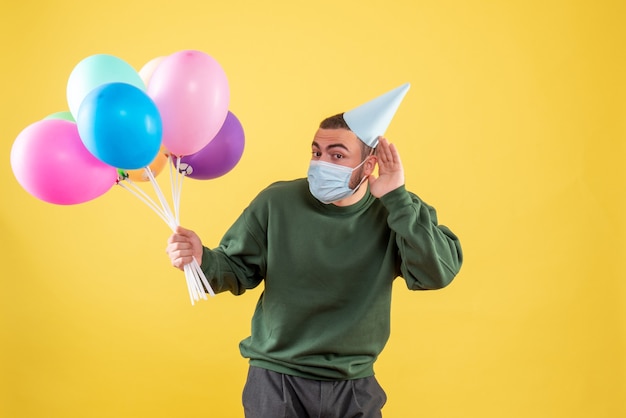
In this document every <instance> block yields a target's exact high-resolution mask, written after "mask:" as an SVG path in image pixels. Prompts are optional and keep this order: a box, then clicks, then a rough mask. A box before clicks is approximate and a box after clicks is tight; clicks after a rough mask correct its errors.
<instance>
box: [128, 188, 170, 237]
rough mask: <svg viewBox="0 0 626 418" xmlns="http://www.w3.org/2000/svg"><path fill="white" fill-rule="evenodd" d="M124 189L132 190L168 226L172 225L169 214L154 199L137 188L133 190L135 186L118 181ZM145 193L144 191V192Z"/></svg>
mask: <svg viewBox="0 0 626 418" xmlns="http://www.w3.org/2000/svg"><path fill="white" fill-rule="evenodd" d="M117 184H118V185H119V186H120V187H121V188H122V189H124V190H126V191H128V192H130V193H131V194H133V195H134V196H135V197H137V198H138V199H139V200H141V201H142V202H143V203H145V204H146V205H147V206H148V207H149V208H150V209H152V210H153V211H154V212H155V213H156V214H157V215H158V216H159V217H160V218H161V219H162V220H163V221H164V222H165V223H166V224H167V225H168V226H170V227H172V225H171V224H170V222H169V221H168V219H167V216H166V214H165V213H163V211H162V210H161V209H160V208H159V207H158V206H157V205H156V203H154V201H152V200H151V199H149V198H146V197H144V196H143V195H142V194H140V193H138V192H137V191H136V190H133V188H131V187H128V186H126V185H125V184H123V183H122V182H121V181H120V182H118V183H117ZM142 193H143V192H142Z"/></svg>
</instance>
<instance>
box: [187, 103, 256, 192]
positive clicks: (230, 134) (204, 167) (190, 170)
mask: <svg viewBox="0 0 626 418" xmlns="http://www.w3.org/2000/svg"><path fill="white" fill-rule="evenodd" d="M244 144H245V135H244V132H243V127H242V126H241V123H240V122H239V119H237V117H236V116H235V115H234V114H232V113H231V112H230V111H229V112H228V114H227V115H226V120H224V124H223V125H222V127H221V129H220V130H219V132H218V133H217V135H215V137H214V138H213V139H212V140H211V142H209V143H208V144H207V145H205V146H204V148H202V149H201V150H200V151H198V152H196V153H195V154H191V155H187V156H185V157H182V158H181V160H180V167H179V171H180V172H181V173H184V174H185V175H186V176H187V177H191V178H192V179H196V180H210V179H214V178H217V177H220V176H223V175H224V174H226V173H228V172H229V171H230V170H232V169H233V168H234V167H235V166H236V165H237V163H238V162H239V160H240V159H241V156H242V155H243V148H244Z"/></svg>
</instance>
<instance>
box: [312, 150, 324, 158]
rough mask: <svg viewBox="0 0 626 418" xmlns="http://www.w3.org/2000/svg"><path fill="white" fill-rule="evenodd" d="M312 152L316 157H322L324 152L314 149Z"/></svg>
mask: <svg viewBox="0 0 626 418" xmlns="http://www.w3.org/2000/svg"><path fill="white" fill-rule="evenodd" d="M312 154H313V156H314V157H320V156H321V155H322V153H321V152H319V151H313V152H312Z"/></svg>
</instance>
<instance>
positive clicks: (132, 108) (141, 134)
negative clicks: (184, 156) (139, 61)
mask: <svg viewBox="0 0 626 418" xmlns="http://www.w3.org/2000/svg"><path fill="white" fill-rule="evenodd" d="M76 125H77V126H78V133H79V134H80V138H81V140H82V141H83V144H85V147H86V148H87V149H88V150H89V152H91V153H92V154H93V155H94V156H95V157H96V158H97V159H99V160H100V161H102V162H104V163H107V164H108V165H111V166H113V167H116V168H121V169H124V170H136V169H139V168H143V167H146V166H148V165H149V164H150V163H151V162H152V161H153V160H154V159H155V158H156V156H157V154H158V153H159V150H160V148H161V140H162V136H163V126H162V122H161V115H160V113H159V110H158V109H157V107H156V104H155V103H154V101H152V99H151V98H150V97H148V95H147V94H146V93H145V92H144V91H142V90H140V89H138V88H137V87H135V86H132V85H130V84H126V83H109V84H104V85H102V86H100V87H96V88H95V89H93V90H92V91H91V92H89V94H87V96H86V97H85V99H84V100H83V102H82V104H81V106H80V109H79V111H78V118H77V119H76Z"/></svg>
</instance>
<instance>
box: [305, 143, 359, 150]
mask: <svg viewBox="0 0 626 418" xmlns="http://www.w3.org/2000/svg"><path fill="white" fill-rule="evenodd" d="M311 145H313V146H314V147H317V148H321V147H320V145H319V144H318V143H317V142H315V141H313V143H312V144H311ZM331 148H343V149H345V150H346V151H350V150H349V149H348V147H346V146H345V145H344V144H342V143H337V144H330V145H328V146H327V147H326V149H331Z"/></svg>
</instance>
